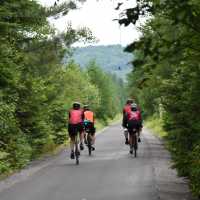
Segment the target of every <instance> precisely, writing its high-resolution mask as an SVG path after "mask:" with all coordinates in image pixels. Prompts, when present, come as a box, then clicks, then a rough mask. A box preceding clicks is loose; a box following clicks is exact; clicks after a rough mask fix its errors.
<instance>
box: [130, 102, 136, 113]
mask: <svg viewBox="0 0 200 200" xmlns="http://www.w3.org/2000/svg"><path fill="white" fill-rule="evenodd" d="M131 110H132V111H137V104H136V103H132V104H131Z"/></svg>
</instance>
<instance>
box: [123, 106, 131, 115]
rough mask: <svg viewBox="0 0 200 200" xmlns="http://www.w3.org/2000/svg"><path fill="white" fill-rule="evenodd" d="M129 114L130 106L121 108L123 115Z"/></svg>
mask: <svg viewBox="0 0 200 200" xmlns="http://www.w3.org/2000/svg"><path fill="white" fill-rule="evenodd" d="M129 112H131V105H130V104H126V105H125V106H124V108H123V114H126V113H129Z"/></svg>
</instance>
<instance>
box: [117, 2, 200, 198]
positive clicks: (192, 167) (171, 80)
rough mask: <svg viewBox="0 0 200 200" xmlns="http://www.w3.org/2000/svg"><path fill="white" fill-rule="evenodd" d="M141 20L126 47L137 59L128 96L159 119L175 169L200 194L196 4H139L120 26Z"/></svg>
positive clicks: (199, 41) (199, 30)
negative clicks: (134, 37) (136, 37)
mask: <svg viewBox="0 0 200 200" xmlns="http://www.w3.org/2000/svg"><path fill="white" fill-rule="evenodd" d="M133 13H134V14H133ZM144 16H148V17H147V22H146V23H145V25H143V26H141V27H140V30H141V33H142V37H141V38H140V39H139V40H138V41H135V42H134V43H132V44H130V45H128V46H127V47H126V51H128V52H132V53H133V54H134V56H135V59H134V60H133V65H134V69H133V71H132V73H130V74H129V78H128V79H129V90H130V94H131V95H133V96H135V97H136V98H137V100H138V102H140V104H141V107H142V108H143V111H144V116H145V117H147V118H148V117H152V116H153V117H154V118H155V119H156V121H157V123H158V122H159V121H160V123H161V124H162V127H163V128H164V130H165V131H166V132H167V136H166V139H167V141H168V148H169V149H170V150H171V152H172V157H173V160H174V167H176V168H177V169H178V172H179V175H181V176H185V177H189V179H190V186H191V190H192V191H193V193H194V194H195V195H196V196H200V178H199V177H200V123H199V122H200V115H199V112H200V25H199V20H200V3H199V0H184V1H183V0H181V1H180V0H173V1H156V0H139V1H137V5H136V6H135V7H133V8H130V9H128V10H127V11H126V17H124V18H123V19H121V20H120V21H119V22H120V23H121V24H124V25H125V26H127V25H129V24H131V23H133V24H135V23H136V22H137V21H138V20H139V19H140V18H141V17H144Z"/></svg>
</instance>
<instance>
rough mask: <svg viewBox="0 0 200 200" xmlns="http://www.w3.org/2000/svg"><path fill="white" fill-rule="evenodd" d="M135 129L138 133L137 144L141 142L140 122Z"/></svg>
mask: <svg viewBox="0 0 200 200" xmlns="http://www.w3.org/2000/svg"><path fill="white" fill-rule="evenodd" d="M137 129H138V131H137V132H138V142H141V138H140V136H141V131H142V122H141V121H139V123H138V127H137Z"/></svg>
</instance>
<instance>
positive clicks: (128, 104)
mask: <svg viewBox="0 0 200 200" xmlns="http://www.w3.org/2000/svg"><path fill="white" fill-rule="evenodd" d="M132 103H133V100H132V99H128V100H127V101H126V105H125V106H124V108H123V111H122V113H123V118H122V127H123V128H124V136H125V144H127V145H128V144H129V141H128V132H127V131H126V130H127V117H126V115H127V113H129V112H130V111H131V104H132Z"/></svg>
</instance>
